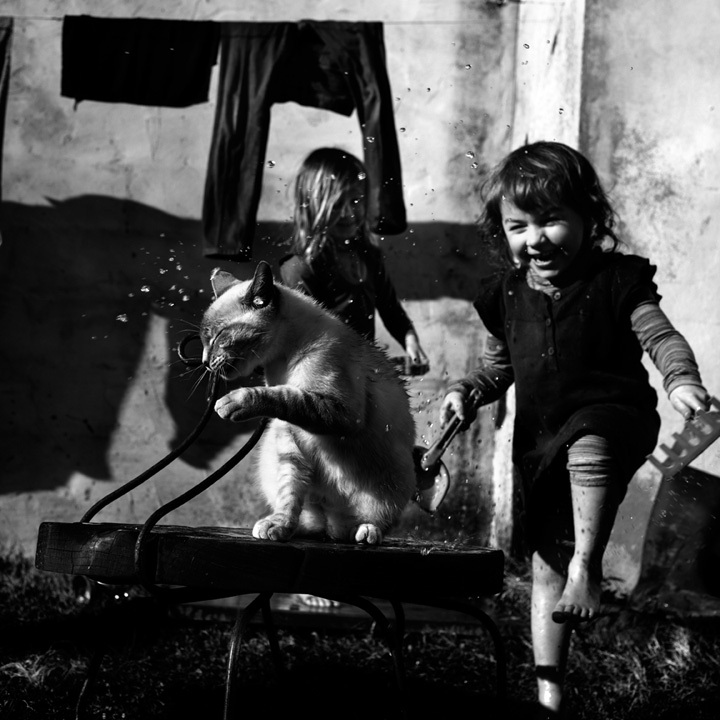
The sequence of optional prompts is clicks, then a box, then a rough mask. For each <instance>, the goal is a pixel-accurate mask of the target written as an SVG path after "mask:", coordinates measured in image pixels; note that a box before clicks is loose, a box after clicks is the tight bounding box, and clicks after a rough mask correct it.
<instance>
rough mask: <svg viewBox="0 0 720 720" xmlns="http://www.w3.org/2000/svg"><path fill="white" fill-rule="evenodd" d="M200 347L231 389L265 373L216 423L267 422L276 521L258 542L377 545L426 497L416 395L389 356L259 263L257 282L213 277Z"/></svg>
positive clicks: (262, 463) (261, 449)
mask: <svg viewBox="0 0 720 720" xmlns="http://www.w3.org/2000/svg"><path fill="white" fill-rule="evenodd" d="M211 284H212V287H213V292H214V295H215V299H214V300H213V301H212V303H211V304H210V306H209V307H208V309H207V310H206V312H205V314H204V316H203V319H202V322H201V326H200V336H201V340H202V344H203V363H204V365H205V367H206V368H207V369H208V370H210V371H211V372H216V373H219V375H220V377H222V378H224V379H225V380H228V381H231V380H235V379H237V378H246V377H249V376H250V375H252V374H253V373H254V372H255V371H256V370H258V369H259V368H261V369H262V370H263V371H264V376H265V385H264V386H255V387H240V388H237V389H234V390H231V391H230V392H228V393H227V394H226V395H224V396H223V397H221V398H220V399H218V400H217V402H216V404H215V411H216V412H217V413H218V415H220V417H221V418H223V419H226V420H231V421H235V422H240V421H246V420H250V419H252V418H258V417H269V418H272V420H270V422H269V424H268V426H267V428H266V430H265V432H264V433H263V436H262V437H261V439H260V443H259V445H258V448H257V451H256V452H257V464H256V468H255V474H256V480H257V482H258V483H259V487H260V489H261V491H262V494H263V495H264V497H265V499H266V501H267V503H268V505H269V506H270V509H271V513H270V514H269V515H267V516H266V517H263V518H261V519H259V520H258V521H257V522H256V523H255V525H254V527H253V536H254V537H256V538H261V539H265V540H276V541H281V542H283V541H287V540H289V539H290V538H291V537H293V536H294V535H295V534H296V533H297V534H298V535H310V536H312V535H321V536H324V537H329V538H330V539H332V540H335V541H340V542H356V543H367V544H371V545H378V544H380V543H381V542H382V540H383V537H384V535H386V534H387V532H388V530H389V529H390V528H391V527H392V526H393V524H394V523H395V522H396V521H397V520H398V518H399V516H400V514H401V513H402V511H403V509H404V508H405V506H406V505H407V503H408V502H409V501H410V500H411V498H412V497H413V494H414V491H415V488H416V479H415V468H414V461H413V444H414V441H415V426H414V421H413V418H412V414H411V411H410V402H409V398H408V394H407V391H406V388H405V385H404V382H403V381H402V379H401V378H400V377H399V376H398V375H397V373H396V371H395V369H394V367H393V366H392V364H391V362H390V360H389V359H388V358H387V356H386V355H385V354H384V353H383V352H382V351H381V350H380V349H379V348H378V347H377V346H376V345H375V344H374V343H372V342H370V341H368V340H366V339H364V338H362V337H361V336H360V335H359V334H358V333H356V332H355V331H354V330H352V329H351V328H349V327H347V326H346V325H345V324H344V323H343V322H342V321H341V320H340V319H338V318H337V317H335V316H334V315H333V314H332V313H331V312H329V311H328V310H325V309H324V308H322V307H321V306H320V305H319V304H318V303H317V302H316V301H315V300H313V299H312V298H310V297H309V296H307V295H304V294H302V293H301V292H300V291H298V290H294V289H291V288H289V287H285V286H284V285H282V284H279V283H276V282H275V281H274V278H273V273H272V269H271V267H270V265H269V264H268V263H266V262H264V261H262V262H260V263H259V264H258V266H257V267H256V269H255V274H254V276H253V278H252V280H247V281H239V280H237V279H236V278H235V277H234V276H233V275H231V274H230V273H228V272H225V271H222V270H219V269H215V270H214V271H213V273H212V276H211Z"/></svg>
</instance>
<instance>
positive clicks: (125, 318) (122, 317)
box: [115, 313, 128, 323]
mask: <svg viewBox="0 0 720 720" xmlns="http://www.w3.org/2000/svg"><path fill="white" fill-rule="evenodd" d="M115 319H116V320H117V321H118V322H123V323H126V322H127V321H128V316H127V315H126V314H125V313H122V314H121V315H118V316H117V317H116V318H115Z"/></svg>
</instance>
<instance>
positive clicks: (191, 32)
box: [60, 15, 220, 107]
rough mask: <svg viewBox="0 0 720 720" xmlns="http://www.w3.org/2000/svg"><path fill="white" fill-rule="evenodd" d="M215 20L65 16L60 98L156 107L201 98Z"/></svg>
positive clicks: (216, 31)
mask: <svg viewBox="0 0 720 720" xmlns="http://www.w3.org/2000/svg"><path fill="white" fill-rule="evenodd" d="M219 39H220V23H213V22H194V21H189V20H152V19H145V18H129V19H125V18H121V19H118V18H96V17H90V16H88V15H69V16H67V17H65V19H64V21H63V32H62V78H61V88H60V92H61V94H62V95H63V96H65V97H71V98H75V100H76V101H77V102H80V101H81V100H97V101H101V102H115V103H131V104H135V105H151V106H157V107H187V106H188V105H195V104H197V103H203V102H207V100H208V90H209V87H210V76H211V73H212V68H213V65H215V62H216V59H217V53H218V45H219Z"/></svg>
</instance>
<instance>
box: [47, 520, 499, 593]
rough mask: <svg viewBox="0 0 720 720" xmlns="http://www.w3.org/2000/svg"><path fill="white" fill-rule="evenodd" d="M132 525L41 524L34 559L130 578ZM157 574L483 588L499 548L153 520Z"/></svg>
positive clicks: (289, 585)
mask: <svg viewBox="0 0 720 720" xmlns="http://www.w3.org/2000/svg"><path fill="white" fill-rule="evenodd" d="M140 529H141V526H139V525H126V524H115V523H54V522H46V523H42V524H41V526H40V531H39V535H38V545H37V554H36V566H37V567H38V568H39V569H41V570H47V571H50V572H59V573H67V574H73V575H85V576H88V577H92V578H94V579H96V580H101V581H104V582H110V583H131V582H133V581H135V582H137V578H136V576H135V567H134V549H135V542H136V540H137V537H138V533H139V531H140ZM148 543H149V545H148V547H147V552H148V557H149V558H150V559H152V564H154V567H155V582H157V583H158V584H168V585H183V586H187V587H194V588H203V589H208V590H211V589H218V588H222V589H227V590H228V591H230V590H232V591H234V592H238V593H240V592H266V591H270V592H285V593H294V592H304V593H310V594H316V595H323V594H326V595H330V596H334V595H342V594H344V593H351V594H359V595H367V596H371V597H384V598H388V597H393V598H397V599H405V600H412V599H414V598H423V599H428V598H442V597H475V596H477V597H482V596H487V595H491V594H495V593H497V592H499V591H500V590H501V588H502V580H503V570H504V555H503V553H502V552H501V551H500V550H496V549H489V548H481V547H472V546H461V547H456V546H448V545H445V544H443V543H438V542H421V541H405V540H394V539H389V540H387V541H386V542H385V543H384V544H383V545H381V546H379V547H373V546H366V545H350V544H340V543H331V542H320V541H309V540H293V541H291V542H288V543H276V542H272V541H264V540H257V539H255V538H253V537H252V535H251V533H250V531H249V530H248V529H246V528H188V527H179V526H170V525H160V526H157V527H156V528H154V529H153V532H152V533H151V535H150V537H149V538H148Z"/></svg>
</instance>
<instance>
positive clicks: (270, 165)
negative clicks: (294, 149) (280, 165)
mask: <svg viewBox="0 0 720 720" xmlns="http://www.w3.org/2000/svg"><path fill="white" fill-rule="evenodd" d="M267 166H268V167H269V168H274V167H275V161H274V160H268V161H267Z"/></svg>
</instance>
